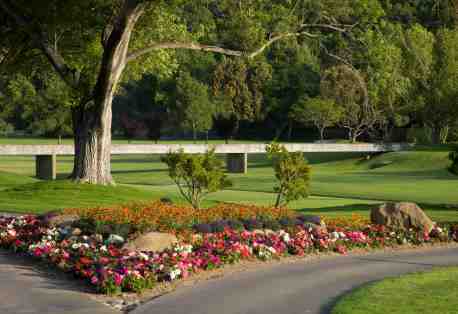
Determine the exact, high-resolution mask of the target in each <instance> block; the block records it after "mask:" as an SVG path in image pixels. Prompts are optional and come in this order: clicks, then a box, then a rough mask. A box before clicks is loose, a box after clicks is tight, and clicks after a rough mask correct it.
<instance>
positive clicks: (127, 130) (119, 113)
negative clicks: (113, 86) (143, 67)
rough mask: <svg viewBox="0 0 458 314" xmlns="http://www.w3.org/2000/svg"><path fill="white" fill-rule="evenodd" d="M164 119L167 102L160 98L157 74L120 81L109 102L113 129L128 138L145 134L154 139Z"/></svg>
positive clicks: (165, 117)
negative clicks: (120, 86) (111, 100)
mask: <svg viewBox="0 0 458 314" xmlns="http://www.w3.org/2000/svg"><path fill="white" fill-rule="evenodd" d="M166 122H167V105H166V103H165V100H164V99H163V97H161V84H160V80H159V79H158V77H156V76H153V75H145V76H143V77H142V79H141V80H139V81H130V82H129V83H126V84H123V86H122V88H121V91H120V93H119V94H118V95H117V96H116V97H115V99H114V101H113V128H114V129H115V130H116V131H120V132H122V133H123V134H124V136H126V137H127V138H128V139H132V138H135V137H146V138H148V139H150V140H154V141H157V140H159V139H160V137H161V131H162V129H163V127H164V126H165V125H166Z"/></svg>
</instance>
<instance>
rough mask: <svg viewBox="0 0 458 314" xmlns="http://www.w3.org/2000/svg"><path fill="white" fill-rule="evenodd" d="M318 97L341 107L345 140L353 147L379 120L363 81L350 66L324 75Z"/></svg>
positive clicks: (330, 69)
mask: <svg viewBox="0 0 458 314" xmlns="http://www.w3.org/2000/svg"><path fill="white" fill-rule="evenodd" d="M321 95H322V97H325V98H327V99H333V100H334V101H335V102H336V104H337V105H338V106H339V107H340V112H341V113H342V116H341V119H340V125H341V126H342V127H343V128H346V129H347V130H348V139H349V140H350V141H351V142H352V143H355V142H356V140H357V138H358V137H359V136H360V135H361V134H363V133H364V132H366V131H367V130H369V129H370V128H372V127H373V126H374V125H375V124H376V123H377V122H378V121H379V119H380V118H381V117H380V113H379V112H378V111H377V109H376V108H375V107H374V106H373V104H371V103H370V100H369V94H368V89H367V85H366V81H365V79H364V77H363V76H362V75H361V73H360V72H359V71H358V70H357V69H355V68H353V67H351V66H349V65H346V64H343V65H338V66H334V67H332V68H329V69H327V70H326V71H325V72H324V75H323V77H322V81H321Z"/></svg>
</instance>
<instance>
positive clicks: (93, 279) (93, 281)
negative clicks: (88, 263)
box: [91, 276, 99, 285]
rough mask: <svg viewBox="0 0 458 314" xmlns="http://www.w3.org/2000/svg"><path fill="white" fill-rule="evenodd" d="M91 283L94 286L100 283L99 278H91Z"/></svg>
mask: <svg viewBox="0 0 458 314" xmlns="http://www.w3.org/2000/svg"><path fill="white" fill-rule="evenodd" d="M91 283H92V284H93V285H96V284H98V283H99V278H97V276H92V277H91Z"/></svg>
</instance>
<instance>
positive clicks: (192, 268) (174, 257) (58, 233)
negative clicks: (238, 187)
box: [0, 216, 458, 294]
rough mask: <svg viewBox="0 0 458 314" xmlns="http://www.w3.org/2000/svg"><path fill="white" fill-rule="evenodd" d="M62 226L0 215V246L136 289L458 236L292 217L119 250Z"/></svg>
mask: <svg viewBox="0 0 458 314" xmlns="http://www.w3.org/2000/svg"><path fill="white" fill-rule="evenodd" d="M68 233H69V231H68V229H66V228H57V229H56V228H51V227H48V226H47V225H46V223H45V220H42V219H41V218H39V217H35V216H23V217H17V218H5V217H3V218H1V217H0V246H1V247H2V248H6V249H10V250H13V251H15V252H24V253H27V254H29V255H31V256H34V257H35V258H39V259H42V260H45V261H46V262H49V263H50V264H54V265H56V266H57V267H59V268H61V269H62V270H64V271H66V272H69V273H72V274H74V275H76V276H77V277H80V278H83V279H85V280H86V281H87V282H88V283H90V284H91V285H93V286H95V287H96V288H97V289H98V290H99V291H100V292H103V293H107V294H117V293H119V292H121V291H134V292H140V291H142V290H143V289H146V288H149V287H152V286H153V285H155V284H156V283H157V282H161V281H173V280H177V279H180V278H186V277H188V276H189V275H191V274H192V273H196V272H199V271H203V270H209V269H214V268H218V267H222V266H223V265H225V264H232V263H236V262H238V261H240V260H270V259H275V258H280V257H284V256H290V255H296V256H303V255H306V254H315V253H319V252H338V253H341V254H345V253H346V252H347V251H348V250H351V249H354V248H368V249H369V248H380V247H393V246H397V245H402V244H411V245H421V244H423V243H434V242H450V241H458V228H457V227H451V228H444V229H441V228H439V227H436V228H435V229H433V231H432V232H431V233H430V234H425V233H424V232H420V231H415V230H409V231H395V230H388V229H386V228H384V227H383V226H374V225H368V226H365V227H364V228H354V229H352V228H350V227H348V228H344V227H330V228H328V230H325V229H323V228H319V227H316V228H313V227H307V225H296V226H294V227H290V228H287V229H285V230H283V229H282V230H279V231H276V232H274V231H268V230H265V231H261V230H255V231H247V230H243V231H235V230H232V229H229V228H226V229H225V230H224V231H223V232H218V233H209V234H197V233H188V234H186V235H184V236H183V237H182V238H181V242H180V243H179V244H177V245H175V246H174V247H173V248H171V249H168V250H165V251H162V252H137V251H128V250H122V249H120V248H119V247H117V246H115V245H113V244H109V243H108V241H107V240H104V239H103V238H101V237H100V235H95V234H93V235H91V234H88V235H81V236H70V235H69V234H68Z"/></svg>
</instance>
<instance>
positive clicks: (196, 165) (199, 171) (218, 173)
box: [162, 150, 232, 208]
mask: <svg viewBox="0 0 458 314" xmlns="http://www.w3.org/2000/svg"><path fill="white" fill-rule="evenodd" d="M162 162H164V163H166V164H167V166H168V171H169V176H170V178H171V179H172V180H173V181H174V182H175V184H176V185H177V186H178V190H179V191H180V193H181V195H182V196H183V197H184V198H185V200H186V201H188V202H189V203H190V204H191V205H192V206H193V207H194V208H200V206H201V204H202V201H203V200H204V198H205V197H206V196H207V195H208V194H210V193H213V192H216V191H219V190H222V189H224V188H226V187H229V186H231V185H232V183H231V181H229V179H228V178H227V177H226V175H225V174H224V171H223V164H222V162H221V161H220V160H219V159H218V158H217V157H216V155H215V151H214V150H209V151H207V152H206V153H205V154H194V155H193V154H186V153H184V151H183V150H180V151H178V152H170V153H168V154H167V155H166V156H164V157H163V158H162Z"/></svg>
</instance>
